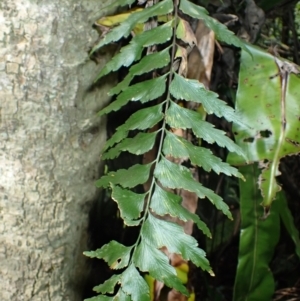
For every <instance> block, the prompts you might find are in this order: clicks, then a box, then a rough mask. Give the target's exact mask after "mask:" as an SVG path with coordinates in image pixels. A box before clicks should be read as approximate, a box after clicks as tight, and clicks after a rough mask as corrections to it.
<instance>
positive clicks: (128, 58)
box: [96, 22, 172, 95]
mask: <svg viewBox="0 0 300 301" xmlns="http://www.w3.org/2000/svg"><path fill="white" fill-rule="evenodd" d="M171 36H172V22H167V23H165V24H163V25H161V26H158V27H155V28H153V29H150V30H147V31H145V32H143V33H141V34H139V35H136V36H135V37H133V39H132V40H131V41H130V43H129V44H128V45H127V46H124V47H122V48H121V50H120V53H118V54H117V55H115V56H114V57H113V58H112V59H111V60H110V61H109V62H108V63H107V64H106V65H105V66H104V68H103V69H102V70H101V72H100V74H99V75H98V77H97V78H96V81H97V80H98V79H100V78H101V77H103V76H104V75H106V74H108V73H109V72H111V71H116V70H118V69H119V68H120V67H122V66H126V67H127V66H130V65H131V64H132V63H133V62H134V61H136V60H139V59H140V58H141V55H142V51H143V49H144V47H149V46H152V45H158V44H161V43H165V42H166V41H167V40H169V39H170V38H171ZM112 91H114V89H112ZM115 93H116V92H115ZM115 93H114V92H111V93H110V94H111V95H113V94H115Z"/></svg>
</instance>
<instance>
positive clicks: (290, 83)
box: [228, 46, 300, 209]
mask: <svg viewBox="0 0 300 301" xmlns="http://www.w3.org/2000/svg"><path fill="white" fill-rule="evenodd" d="M249 49H250V50H251V54H252V56H250V55H248V53H246V52H245V51H242V57H241V67H240V73H239V85H238V91H237V97H236V110H237V112H239V115H240V118H242V120H243V121H244V123H245V125H241V124H234V126H233V133H234V135H235V139H236V142H237V144H238V145H239V146H240V147H241V148H242V149H243V151H244V152H245V153H246V155H247V157H248V159H249V160H250V161H251V162H260V164H261V166H263V167H267V168H266V169H263V170H262V176H261V178H262V179H265V181H260V184H261V189H262V192H263V194H264V196H265V197H264V198H263V206H264V207H266V209H268V208H269V207H270V206H271V203H272V201H273V199H274V197H275V195H276V192H277V191H278V190H279V186H278V184H277V182H276V176H277V175H278V167H279V163H280V159H281V158H283V157H285V156H287V155H292V154H297V153H299V151H300V143H299V141H300V136H299V111H300V102H299V84H300V79H299V78H298V77H297V76H296V75H295V74H291V73H290V72H291V71H293V70H295V69H296V67H295V65H293V64H292V63H290V62H288V61H283V60H280V59H278V58H275V57H274V56H272V55H271V54H270V53H267V52H265V51H263V50H261V49H259V48H257V47H254V46H249ZM279 70H280V74H279V73H278V72H279ZM296 72H297V71H296ZM228 162H229V163H230V164H234V165H243V164H245V160H244V159H243V158H241V157H239V156H236V155H234V154H229V156H228Z"/></svg>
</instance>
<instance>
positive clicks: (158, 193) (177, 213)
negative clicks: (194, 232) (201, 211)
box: [150, 185, 211, 238]
mask: <svg viewBox="0 0 300 301" xmlns="http://www.w3.org/2000/svg"><path fill="white" fill-rule="evenodd" d="M181 201H182V199H181V197H179V196H178V195H176V194H174V193H171V192H168V191H166V190H164V189H162V188H161V187H159V186H158V185H155V191H154V194H153V195H152V198H151V203H150V208H151V209H152V210H153V211H154V212H155V213H156V214H158V215H161V216H164V215H167V214H168V215H170V216H172V217H177V218H179V219H180V220H182V221H184V222H187V221H189V220H192V221H193V222H194V223H195V224H196V225H197V227H198V228H199V229H200V230H201V231H202V232H203V233H204V234H205V235H207V236H208V237H210V238H211V233H210V231H209V229H208V227H207V226H206V224H205V223H204V222H202V221H201V220H200V218H199V216H198V215H197V214H194V213H191V212H190V211H188V210H187V209H186V208H184V207H182V206H181Z"/></svg>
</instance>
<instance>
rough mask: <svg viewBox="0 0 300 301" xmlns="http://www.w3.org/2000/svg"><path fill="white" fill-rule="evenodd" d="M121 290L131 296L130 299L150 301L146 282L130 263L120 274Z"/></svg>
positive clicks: (133, 300)
mask: <svg viewBox="0 0 300 301" xmlns="http://www.w3.org/2000/svg"><path fill="white" fill-rule="evenodd" d="M121 285H122V290H123V291H124V292H125V293H126V294H128V295H130V296H131V300H132V301H150V291H149V287H148V285H147V282H146V281H145V280H144V278H143V277H141V275H140V274H139V272H138V271H137V269H136V268H135V267H134V265H133V264H131V265H130V266H129V267H128V268H127V269H126V271H125V272H124V273H123V275H122V284H121Z"/></svg>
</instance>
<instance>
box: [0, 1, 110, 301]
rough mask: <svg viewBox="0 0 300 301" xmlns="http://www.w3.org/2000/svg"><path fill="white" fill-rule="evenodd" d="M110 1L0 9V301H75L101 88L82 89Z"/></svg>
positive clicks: (92, 192)
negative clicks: (97, 26) (96, 25)
mask: <svg viewBox="0 0 300 301" xmlns="http://www.w3.org/2000/svg"><path fill="white" fill-rule="evenodd" d="M108 2H112V1H111V0H107V1H105V0H80V1H78V0H1V1H0V300H1V301H19V300H20V301H21V300H22V301H42V300H43V301H46V300H51V301H60V300H64V301H68V300H70V301H77V300H78V301H79V300H82V295H81V294H82V287H83V286H84V281H85V277H86V274H87V267H86V264H85V262H86V258H85V257H84V256H83V255H82V251H83V250H86V249H87V239H88V238H87V225H88V213H89V209H90V207H91V204H92V202H93V200H94V199H95V198H97V189H96V188H95V185H94V182H95V180H96V179H97V178H98V177H99V170H100V168H99V166H100V162H99V154H100V151H101V147H102V146H103V144H104V141H105V138H106V136H105V122H104V120H103V119H102V120H101V119H100V118H98V117H96V114H95V113H96V112H97V111H98V110H99V109H100V107H102V106H103V105H104V104H105V103H107V101H108V97H107V90H108V88H109V87H108V84H104V85H102V86H101V87H100V88H97V89H93V90H92V91H91V90H90V89H89V86H90V85H91V84H92V82H93V79H94V78H95V76H96V74H97V71H99V70H100V68H101V64H104V62H105V60H106V59H107V56H108V55H106V56H103V57H102V60H100V65H96V64H95V63H94V62H92V61H90V60H89V58H88V50H89V48H90V47H91V46H92V45H93V43H94V42H95V41H96V39H97V38H98V35H97V33H96V31H95V30H93V29H92V24H93V22H94V21H95V20H96V19H97V18H98V17H100V16H102V15H103V14H104V13H105V11H104V9H103V7H104V6H106V5H107V4H108Z"/></svg>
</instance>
